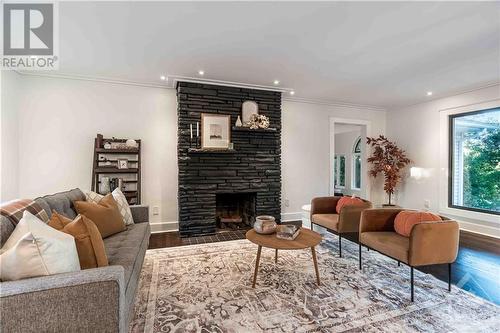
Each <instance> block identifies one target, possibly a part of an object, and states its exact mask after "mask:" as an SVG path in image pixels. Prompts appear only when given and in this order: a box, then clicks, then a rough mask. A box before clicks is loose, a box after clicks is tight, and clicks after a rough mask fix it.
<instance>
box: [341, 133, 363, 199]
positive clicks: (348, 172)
mask: <svg viewBox="0 0 500 333" xmlns="http://www.w3.org/2000/svg"><path fill="white" fill-rule="evenodd" d="M360 136H361V127H359V128H358V130H357V131H351V132H344V133H336V134H335V155H337V154H338V155H344V156H345V188H343V189H339V190H340V192H342V193H343V194H346V195H353V194H355V195H357V196H359V195H360V192H361V191H360V190H357V189H353V188H352V170H353V160H352V156H353V153H354V152H353V149H354V144H355V142H356V141H357V140H358V138H359V137H360ZM363 142H365V140H363Z"/></svg>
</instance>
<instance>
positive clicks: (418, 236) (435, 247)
mask: <svg viewBox="0 0 500 333" xmlns="http://www.w3.org/2000/svg"><path fill="white" fill-rule="evenodd" d="M402 210H404V209H397V208H384V209H367V210H364V211H363V212H362V214H361V222H360V224H359V269H362V258H361V254H362V251H361V246H362V245H364V246H366V247H367V248H368V249H373V250H375V251H378V252H380V253H382V254H384V255H386V256H388V257H391V258H393V259H395V260H397V261H398V265H399V263H400V262H403V263H405V264H407V265H408V266H410V275H411V301H412V302H413V299H414V291H413V282H414V281H413V268H414V267H417V266H424V265H436V264H448V291H451V264H452V263H453V262H454V261H455V260H456V258H457V254H458V241H459V227H458V223H457V222H456V221H453V220H450V219H448V218H446V217H443V216H441V218H442V219H443V222H432V223H422V224H417V225H415V226H414V227H413V228H412V230H411V233H410V237H404V236H401V235H399V234H398V233H396V232H395V230H394V219H395V218H396V215H397V214H398V213H399V212H400V211H402Z"/></svg>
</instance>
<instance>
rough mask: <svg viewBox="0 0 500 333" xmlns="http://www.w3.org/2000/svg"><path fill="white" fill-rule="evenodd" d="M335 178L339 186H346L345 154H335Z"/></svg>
mask: <svg viewBox="0 0 500 333" xmlns="http://www.w3.org/2000/svg"><path fill="white" fill-rule="evenodd" d="M333 179H334V185H335V187H337V188H345V155H335V158H334V160H333Z"/></svg>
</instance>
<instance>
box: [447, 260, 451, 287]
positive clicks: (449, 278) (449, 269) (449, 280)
mask: <svg viewBox="0 0 500 333" xmlns="http://www.w3.org/2000/svg"><path fill="white" fill-rule="evenodd" d="M448 291H451V263H449V264H448Z"/></svg>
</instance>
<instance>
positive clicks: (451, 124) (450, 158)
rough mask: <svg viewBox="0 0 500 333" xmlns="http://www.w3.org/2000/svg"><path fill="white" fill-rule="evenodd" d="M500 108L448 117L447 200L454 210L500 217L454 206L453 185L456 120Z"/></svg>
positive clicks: (498, 213) (496, 213)
mask: <svg viewBox="0 0 500 333" xmlns="http://www.w3.org/2000/svg"><path fill="white" fill-rule="evenodd" d="M496 109H498V107H493V108H488V109H482V110H476V111H468V112H461V113H453V114H449V115H448V170H449V172H448V180H447V181H448V198H447V204H448V208H454V209H459V210H462V211H469V212H476V213H484V214H491V215H500V212H496V211H493V210H487V209H481V208H475V207H466V206H459V205H455V204H453V185H454V173H455V170H454V163H453V162H454V158H453V155H454V150H453V147H454V138H453V136H454V120H455V119H457V118H462V117H467V116H470V115H475V114H482V113H487V112H490V111H492V110H496Z"/></svg>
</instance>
